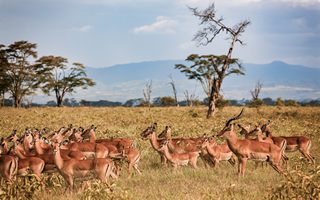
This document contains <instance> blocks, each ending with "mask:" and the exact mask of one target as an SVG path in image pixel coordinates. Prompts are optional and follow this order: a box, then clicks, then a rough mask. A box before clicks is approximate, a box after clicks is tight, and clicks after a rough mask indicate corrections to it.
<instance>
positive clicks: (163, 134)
mask: <svg viewBox="0 0 320 200" xmlns="http://www.w3.org/2000/svg"><path fill="white" fill-rule="evenodd" d="M171 132H172V129H171V126H166V127H165V129H164V130H163V131H162V132H161V133H160V134H159V135H158V138H161V139H170V138H171Z"/></svg>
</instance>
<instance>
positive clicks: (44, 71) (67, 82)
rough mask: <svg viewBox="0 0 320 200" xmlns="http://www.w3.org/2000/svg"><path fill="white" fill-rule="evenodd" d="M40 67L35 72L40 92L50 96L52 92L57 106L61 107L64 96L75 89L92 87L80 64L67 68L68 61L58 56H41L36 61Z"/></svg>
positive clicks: (92, 84)
mask: <svg viewBox="0 0 320 200" xmlns="http://www.w3.org/2000/svg"><path fill="white" fill-rule="evenodd" d="M37 65H39V66H41V68H39V69H40V70H38V71H37V73H38V75H39V76H40V77H41V83H42V87H41V89H42V91H43V92H44V93H45V94H48V95H50V93H51V92H54V94H55V96H56V100H57V106H58V107H61V106H63V99H64V97H65V95H66V94H68V93H72V92H74V91H75V89H76V88H78V87H81V88H82V89H87V88H88V86H94V85H95V82H94V81H93V80H91V79H90V78H88V77H87V74H86V72H85V70H84V69H85V67H84V65H83V64H81V63H73V66H71V67H69V66H68V59H67V58H64V57H60V56H43V57H41V58H40V59H39V60H37Z"/></svg>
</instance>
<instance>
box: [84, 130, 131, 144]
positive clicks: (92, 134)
mask: <svg viewBox="0 0 320 200" xmlns="http://www.w3.org/2000/svg"><path fill="white" fill-rule="evenodd" d="M96 129H97V127H95V126H94V125H91V127H90V128H89V129H87V130H85V131H83V133H82V134H81V137H82V139H83V140H89V142H96V143H104V144H111V145H114V146H119V145H122V146H124V147H125V148H129V147H131V146H133V140H131V139H128V138H104V139H96Z"/></svg>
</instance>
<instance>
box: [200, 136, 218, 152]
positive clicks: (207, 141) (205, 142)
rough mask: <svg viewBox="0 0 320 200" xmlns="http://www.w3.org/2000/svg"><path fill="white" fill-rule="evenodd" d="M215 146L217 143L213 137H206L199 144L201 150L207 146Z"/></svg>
mask: <svg viewBox="0 0 320 200" xmlns="http://www.w3.org/2000/svg"><path fill="white" fill-rule="evenodd" d="M216 144H217V143H216V141H215V139H214V136H211V137H206V138H205V139H204V140H203V142H202V144H201V149H204V148H206V147H207V146H208V145H216Z"/></svg>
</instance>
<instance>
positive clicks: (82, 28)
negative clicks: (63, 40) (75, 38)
mask: <svg viewBox="0 0 320 200" xmlns="http://www.w3.org/2000/svg"><path fill="white" fill-rule="evenodd" d="M92 28H93V27H92V26H91V25H83V26H80V27H74V28H72V30H74V31H78V32H83V33H84V32H88V31H90V30H92Z"/></svg>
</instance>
